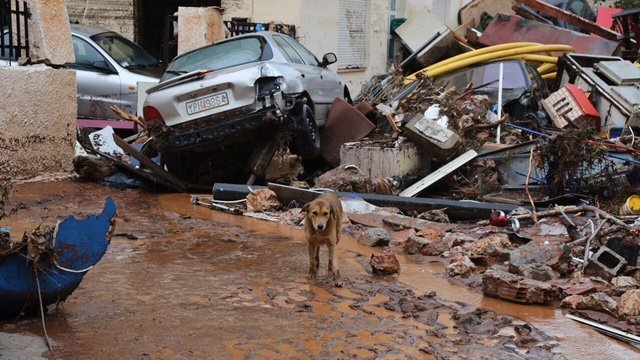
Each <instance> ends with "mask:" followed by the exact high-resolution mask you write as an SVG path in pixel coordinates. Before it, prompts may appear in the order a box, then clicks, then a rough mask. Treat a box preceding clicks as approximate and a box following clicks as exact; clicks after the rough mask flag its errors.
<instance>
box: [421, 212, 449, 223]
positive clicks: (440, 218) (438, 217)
mask: <svg viewBox="0 0 640 360" xmlns="http://www.w3.org/2000/svg"><path fill="white" fill-rule="evenodd" d="M445 210H446V209H436V210H429V211H427V212H423V213H422V214H419V215H418V216H417V218H418V219H423V220H428V221H433V222H439V223H445V224H448V223H450V222H451V221H450V220H449V216H448V215H447V213H446V212H445Z"/></svg>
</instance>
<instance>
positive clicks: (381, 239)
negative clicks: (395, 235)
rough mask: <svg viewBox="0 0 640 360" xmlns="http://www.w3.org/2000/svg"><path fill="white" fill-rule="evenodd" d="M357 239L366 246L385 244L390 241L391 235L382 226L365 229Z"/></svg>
mask: <svg viewBox="0 0 640 360" xmlns="http://www.w3.org/2000/svg"><path fill="white" fill-rule="evenodd" d="M359 241H360V243H361V244H362V245H366V246H387V245H389V242H391V236H389V233H388V232H387V230H385V229H383V228H373V229H367V230H366V231H365V232H363V233H362V234H361V235H360V238H359Z"/></svg>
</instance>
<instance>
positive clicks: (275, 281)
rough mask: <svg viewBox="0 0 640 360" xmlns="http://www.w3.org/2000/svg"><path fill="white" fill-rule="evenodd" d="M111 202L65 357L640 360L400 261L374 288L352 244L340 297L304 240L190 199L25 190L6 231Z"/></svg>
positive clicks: (63, 320)
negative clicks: (104, 246)
mask: <svg viewBox="0 0 640 360" xmlns="http://www.w3.org/2000/svg"><path fill="white" fill-rule="evenodd" d="M107 195H111V196H113V197H114V199H115V200H116V202H117V203H118V206H119V208H118V214H119V220H118V223H117V227H116V236H115V237H114V238H113V240H112V244H111V246H110V248H109V250H108V252H107V254H106V255H105V257H104V258H103V260H102V261H101V262H100V263H99V264H98V266H96V267H95V268H94V269H92V270H91V271H90V272H89V273H88V274H87V275H86V276H85V279H84V281H83V283H82V284H81V285H80V287H79V288H78V289H77V290H76V292H75V293H74V294H72V295H71V297H70V298H69V299H68V300H67V301H66V302H65V303H64V304H63V305H62V306H61V307H59V308H58V309H52V310H51V311H50V313H49V314H48V316H47V329H48V332H49V336H50V337H51V339H52V340H53V341H54V343H55V344H56V345H55V347H54V351H55V355H56V358H58V359H103V358H104V359H107V358H141V359H243V358H265V359H276V358H278V359H284V358H294V359H295V358H331V359H349V358H361V359H369V358H385V359H405V358H427V359H428V358H517V357H524V358H526V357H530V356H539V357H540V358H556V357H562V356H564V357H566V358H578V357H585V356H587V357H591V358H593V357H594V356H595V357H598V358H619V359H630V358H635V357H637V356H638V353H637V352H636V351H635V350H633V348H630V347H627V346H626V345H624V344H622V343H620V342H617V341H615V340H612V339H610V338H608V337H604V336H602V335H600V334H598V333H596V332H594V331H592V330H590V329H588V328H583V327H581V326H580V325H577V324H576V323H574V322H572V321H571V320H566V319H565V318H564V317H563V316H562V314H561V313H560V312H559V311H555V310H553V309H550V308H546V307H537V306H520V305H517V304H512V303H507V302H503V301H499V300H495V299H488V298H483V296H482V295H481V294H479V293H477V292H475V291H471V290H468V289H466V288H464V287H461V286H458V285H454V284H451V283H449V282H448V281H447V280H446V279H444V278H442V277H441V276H440V275H439V274H440V273H441V271H442V267H441V265H439V264H434V263H420V262H417V261H416V260H415V259H414V258H413V257H408V256H400V261H401V265H402V274H401V275H400V276H399V278H398V280H399V282H396V281H395V280H394V279H384V278H379V277H373V276H372V275H371V274H370V273H369V271H368V265H367V264H368V260H369V257H370V254H371V251H372V249H370V248H366V247H363V246H361V245H359V244H358V243H357V241H355V240H354V239H352V238H345V240H343V242H341V243H340V247H341V251H342V252H341V255H340V265H341V273H342V274H343V276H344V277H345V278H346V279H347V281H346V282H345V286H344V287H343V288H334V287H332V286H331V284H330V282H329V281H328V279H327V278H326V276H325V275H324V274H325V273H326V272H325V271H322V270H324V268H321V276H320V279H319V280H318V281H308V280H307V279H306V277H305V275H306V267H307V263H306V261H307V259H306V247H305V244H304V238H303V233H302V231H300V230H297V229H294V228H292V227H290V226H286V225H280V224H274V223H268V222H264V221H258V220H253V219H248V218H242V217H237V216H233V215H228V214H224V213H220V212H216V211H212V210H210V209H208V208H205V207H197V206H193V205H191V204H190V202H189V196H188V195H153V194H145V193H140V192H137V191H118V190H114V189H108V188H103V187H100V186H97V185H93V184H77V183H72V182H61V183H56V184H25V185H22V186H20V187H19V188H18V192H17V193H15V194H14V197H13V201H16V202H23V203H24V205H25V207H26V209H23V210H20V211H19V212H18V215H12V216H10V217H9V218H7V219H5V220H3V221H1V222H0V226H4V225H8V224H11V225H12V226H13V227H14V237H15V236H16V231H18V230H22V229H23V228H25V229H26V228H28V227H29V225H31V224H34V223H36V224H37V223H38V221H40V219H43V220H44V221H45V222H46V223H55V221H57V220H59V219H61V218H63V217H64V216H66V215H69V214H88V213H90V212H96V211H99V210H100V209H101V207H102V205H103V203H102V201H103V200H104V197H105V196H107ZM321 264H322V265H324V267H326V252H322V253H321ZM432 292H435V293H436V294H437V296H434V294H433V293H432ZM466 304H469V305H470V306H469V305H466ZM475 307H482V308H486V309H489V310H492V311H493V312H495V314H494V313H492V312H484V311H480V310H477V309H476V308H475ZM511 316H514V317H517V318H519V319H522V320H523V321H525V322H529V323H531V324H532V325H534V326H535V327H536V328H538V329H539V330H541V332H538V331H537V330H535V329H530V328H528V325H526V324H525V323H522V322H519V321H518V320H516V319H513V318H511ZM0 329H1V330H0V331H3V332H6V333H30V334H41V333H42V330H41V325H40V322H39V318H34V317H27V318H23V319H20V320H18V321H5V320H3V321H0ZM494 330H499V334H498V335H495V332H496V331H494ZM523 332H525V333H526V335H522V333H523ZM547 335H548V336H547ZM549 337H551V338H549ZM527 351H528V354H527V353H526V352H527ZM559 354H560V355H559ZM590 355H592V356H590Z"/></svg>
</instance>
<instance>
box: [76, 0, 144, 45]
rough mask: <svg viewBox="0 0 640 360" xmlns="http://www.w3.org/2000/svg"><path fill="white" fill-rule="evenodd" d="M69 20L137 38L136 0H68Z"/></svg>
mask: <svg viewBox="0 0 640 360" xmlns="http://www.w3.org/2000/svg"><path fill="white" fill-rule="evenodd" d="M66 3H67V11H68V12H69V21H71V22H72V23H73V22H78V23H80V24H83V25H91V26H97V27H101V28H105V29H108V30H113V31H116V32H119V33H120V34H122V35H123V36H124V37H126V38H128V39H131V40H136V39H135V35H134V34H135V6H134V5H135V4H134V0H89V1H87V0H66Z"/></svg>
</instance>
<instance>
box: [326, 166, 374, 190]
mask: <svg viewBox="0 0 640 360" xmlns="http://www.w3.org/2000/svg"><path fill="white" fill-rule="evenodd" d="M347 166H348V165H340V166H338V167H337V168H335V169H333V170H330V171H327V172H326V173H324V174H322V175H321V176H320V177H318V180H316V187H318V188H324V189H332V190H335V191H344V192H354V193H363V194H370V193H373V192H374V190H375V186H374V184H373V183H372V182H371V178H370V177H369V176H368V175H365V174H362V173H361V172H360V171H359V170H358V169H357V168H347Z"/></svg>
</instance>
